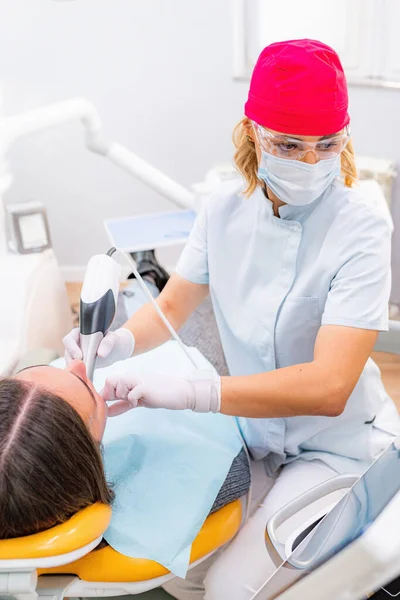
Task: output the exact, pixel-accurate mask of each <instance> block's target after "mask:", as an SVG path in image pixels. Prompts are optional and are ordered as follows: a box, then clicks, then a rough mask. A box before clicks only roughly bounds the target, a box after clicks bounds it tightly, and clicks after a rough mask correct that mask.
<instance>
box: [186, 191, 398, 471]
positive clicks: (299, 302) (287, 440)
mask: <svg viewBox="0 0 400 600" xmlns="http://www.w3.org/2000/svg"><path fill="white" fill-rule="evenodd" d="M242 190H243V182H242V181H241V180H239V181H238V180H235V181H228V182H225V183H223V184H222V185H221V186H220V187H219V188H218V191H217V192H216V193H214V194H213V195H212V196H211V197H210V198H209V199H208V200H207V201H206V202H205V203H204V206H203V207H202V210H201V212H200V214H199V215H198V218H197V221H196V223H195V226H194V228H193V231H192V233H191V236H190V239H189V241H188V243H187V245H186V247H185V249H184V251H183V253H182V255H181V257H180V260H179V262H178V265H177V268H176V272H177V273H178V274H179V275H180V276H181V277H184V278H185V279H187V280H189V281H192V282H194V283H200V284H209V286H210V294H211V298H212V302H213V306H214V311H215V315H216V320H217V324H218V329H219V333H220V336H221V341H222V345H223V348H224V352H225V356H226V360H227V363H228V367H229V370H230V373H231V375H251V374H254V373H261V372H265V371H271V370H273V369H277V368H281V367H287V366H290V365H295V364H299V363H305V362H310V361H312V360H313V354H314V345H315V340H316V336H317V334H318V330H319V328H320V327H321V325H342V326H347V327H357V328H361V329H373V330H386V329H387V327H388V302H389V293H390V283H391V277H390V247H391V233H392V225H391V223H390V222H389V221H388V219H387V217H386V216H385V215H384V214H383V213H382V214H381V213H380V212H379V211H378V210H377V209H375V208H373V207H371V206H368V205H367V204H366V203H365V202H364V201H363V197H362V194H361V190H360V189H359V188H354V189H350V188H347V187H345V186H344V184H343V183H342V182H341V181H339V180H336V181H334V182H333V184H332V185H331V186H330V187H329V188H328V189H327V190H326V192H325V193H324V194H323V195H322V197H321V198H319V199H318V200H317V201H315V202H313V203H312V204H311V205H308V206H304V207H294V206H289V205H285V206H283V207H281V208H280V209H279V214H280V218H277V217H275V216H274V214H273V209H272V203H271V202H270V201H269V200H268V199H267V198H266V197H265V195H264V193H263V191H262V190H261V189H260V188H257V189H256V191H255V192H254V193H253V195H252V196H251V197H250V198H245V197H244V196H243V194H242ZM399 423H400V422H399V418H398V416H397V411H396V409H395V407H394V404H393V402H392V400H391V399H390V398H389V397H388V395H387V393H386V391H385V389H384V387H383V385H382V382H381V377H380V372H379V369H378V367H377V366H376V365H375V363H374V362H373V361H372V360H369V361H368V363H367V364H366V366H365V368H364V371H363V373H362V375H361V377H360V379H359V381H358V383H357V385H356V387H355V389H354V391H353V393H352V395H351V396H350V398H349V400H348V402H347V405H346V408H345V410H344V412H343V413H342V414H341V415H340V416H338V417H320V416H301V417H290V418H275V419H248V418H240V419H239V424H240V427H241V429H242V432H243V435H244V438H245V440H246V442H247V444H248V446H249V449H250V451H251V453H252V455H253V457H254V458H257V459H258V458H265V460H266V465H267V471H268V472H269V473H270V474H272V473H274V472H275V471H276V470H277V469H278V468H279V467H280V466H281V465H282V464H285V463H287V462H290V461H291V460H294V459H295V458H298V457H299V456H302V457H303V458H309V459H312V458H314V457H316V456H317V454H318V455H320V456H319V457H324V458H323V459H324V460H325V459H326V460H325V462H327V463H328V464H331V465H332V466H333V468H338V466H337V461H336V462H335V460H334V458H333V457H334V456H337V457H350V458H353V459H358V460H361V461H368V462H371V461H372V460H373V459H374V458H375V457H376V456H377V455H378V454H379V453H380V452H381V451H382V450H383V449H384V448H385V447H386V446H387V444H389V443H390V436H389V435H388V434H392V435H398V434H399V433H400V424H399ZM316 453H317V454H316ZM330 457H331V458H332V459H330Z"/></svg>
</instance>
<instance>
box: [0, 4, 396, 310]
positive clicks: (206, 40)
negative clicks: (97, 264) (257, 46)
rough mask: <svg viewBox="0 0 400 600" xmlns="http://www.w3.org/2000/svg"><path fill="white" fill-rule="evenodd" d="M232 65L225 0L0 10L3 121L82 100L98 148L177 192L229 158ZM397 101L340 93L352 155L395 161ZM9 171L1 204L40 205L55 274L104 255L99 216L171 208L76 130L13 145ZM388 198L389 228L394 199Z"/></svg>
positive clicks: (241, 95) (371, 93) (389, 95)
mask: <svg viewBox="0 0 400 600" xmlns="http://www.w3.org/2000/svg"><path fill="white" fill-rule="evenodd" d="M231 65H232V40H231V0H218V1H216V0H201V2H197V1H195V0H75V1H71V2H55V1H54V0H1V1H0V86H1V88H2V90H3V104H4V110H5V112H6V113H7V114H14V113H18V112H20V111H21V110H25V109H28V108H34V107H38V106H41V105H43V104H46V103H51V102H54V101H58V100H63V99H66V98H68V97H72V96H77V95H78V96H84V97H86V98H88V99H89V100H91V101H92V102H93V103H94V104H95V105H96V107H97V108H98V110H99V112H100V114H101V116H102V119H103V122H104V125H105V130H106V133H107V134H108V136H109V138H112V139H115V140H118V141H120V142H121V143H123V144H125V145H126V146H127V147H128V148H131V149H132V150H133V151H135V152H137V153H138V154H139V155H141V156H142V157H143V158H145V159H147V160H149V161H150V162H151V163H152V164H154V165H155V166H157V167H158V168H160V169H162V170H163V171H165V173H167V174H168V175H170V176H171V177H173V178H175V179H176V180H178V181H180V182H181V183H183V184H185V185H187V186H189V185H190V184H191V183H193V182H195V181H201V180H202V179H203V176H204V174H205V172H206V171H207V170H208V169H209V168H210V166H211V165H213V164H215V163H217V162H221V161H227V160H229V159H230V157H231V155H232V145H231V130H232V128H233V126H234V124H235V123H236V122H237V121H238V120H239V118H240V117H241V115H242V110H243V108H242V107H243V102H244V100H245V96H246V89H247V84H245V83H239V82H235V81H233V80H232V78H231V72H232V68H231ZM399 100H400V91H395V90H391V91H389V90H372V89H368V88H354V89H352V90H351V109H352V124H353V132H354V137H355V144H356V148H357V150H358V151H359V152H360V153H363V154H372V155H375V156H382V157H388V158H394V159H397V160H399V161H400V144H399V143H398V139H400V111H399V110H398V105H399ZM396 105H397V106H396ZM10 162H11V166H12V170H13V173H14V175H15V183H14V186H13V187H12V189H11V190H10V191H9V192H8V193H7V200H8V201H17V200H18V201H19V200H21V201H22V200H29V199H34V200H41V201H43V202H44V203H45V205H46V206H47V209H48V213H49V217H50V225H51V230H52V235H53V242H54V246H55V250H56V253H57V256H58V259H59V261H60V263H61V264H62V265H64V266H65V265H75V266H79V265H84V264H85V263H86V262H87V260H88V258H89V257H90V256H91V255H92V254H94V253H96V252H102V251H104V250H105V248H106V247H107V238H106V236H105V233H104V230H103V225H102V220H103V218H104V217H110V216H122V215H128V214H133V213H143V212H149V211H153V210H159V209H162V210H168V209H169V208H171V209H173V208H174V207H173V206H172V205H171V204H170V203H168V202H167V201H166V200H164V199H163V198H161V197H159V196H157V195H156V194H155V193H154V192H152V191H150V190H148V189H147V188H145V187H144V186H143V185H142V184H140V183H139V182H137V181H136V180H135V179H133V178H131V177H129V176H128V175H127V174H125V173H123V172H122V171H119V170H118V169H116V168H115V167H113V166H112V165H111V164H108V163H107V162H106V161H104V159H101V158H99V157H97V156H94V155H91V154H90V153H89V152H88V151H87V150H85V149H84V147H83V144H82V130H81V128H80V125H79V124H78V123H72V124H70V125H63V126H61V127H58V128H57V129H53V130H51V131H47V132H43V133H41V134H40V135H36V136H35V137H32V138H29V139H28V138H27V139H25V140H23V141H20V142H18V143H17V144H16V145H15V146H14V147H13V149H12V151H11V152H10ZM398 196H399V198H398V199H396V202H395V206H394V210H395V212H397V213H398V215H397V219H398V221H399V226H400V188H399V193H398ZM174 256H176V253H175V254H173V253H171V252H170V251H169V253H168V252H166V253H164V256H163V258H164V260H165V261H166V262H170V261H171V260H173V259H174ZM399 266H400V242H399V239H397V240H396V248H395V257H394V267H395V270H396V271H397V270H399ZM399 279H400V278H398V277H395V287H394V298H395V299H397V300H398V301H399V302H400V281H399Z"/></svg>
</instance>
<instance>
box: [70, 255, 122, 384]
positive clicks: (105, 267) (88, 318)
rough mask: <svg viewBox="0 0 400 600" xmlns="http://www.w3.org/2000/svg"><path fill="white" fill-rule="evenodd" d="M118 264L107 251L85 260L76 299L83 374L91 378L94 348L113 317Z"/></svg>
mask: <svg viewBox="0 0 400 600" xmlns="http://www.w3.org/2000/svg"><path fill="white" fill-rule="evenodd" d="M121 270H122V269H121V266H120V265H119V264H118V263H117V262H115V260H114V259H112V258H111V257H110V256H109V255H107V254H98V255H96V256H93V257H92V258H91V259H90V260H89V263H88V266H87V269H86V273H85V278H84V281H83V286H82V291H81V302H80V319H79V327H80V343H81V349H82V353H83V361H84V363H85V365H86V372H87V376H88V378H89V379H90V380H93V373H94V367H95V363H96V357H97V350H98V348H99V345H100V342H101V340H102V339H103V338H104V336H105V335H106V333H107V332H108V330H109V329H110V326H111V323H112V322H113V319H114V317H115V312H116V308H117V300H118V291H119V281H120V276H121Z"/></svg>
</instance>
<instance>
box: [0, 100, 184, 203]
mask: <svg viewBox="0 0 400 600" xmlns="http://www.w3.org/2000/svg"><path fill="white" fill-rule="evenodd" d="M72 119H79V120H80V121H81V123H82V125H83V126H84V128H85V133H86V146H87V148H88V149H89V150H91V151H92V152H96V153H97V154H100V155H102V156H105V157H107V158H109V159H110V160H111V161H112V162H113V163H114V164H115V165H117V166H118V167H120V168H121V169H124V170H125V171H128V173H130V174H131V175H134V176H135V177H137V178H138V179H140V180H141V181H142V182H143V183H145V184H146V185H148V186H149V187H150V188H152V189H153V190H155V191H156V192H158V193H160V194H161V195H163V196H164V197H165V198H167V199H168V200H171V201H172V202H174V203H175V204H177V205H178V206H181V207H183V208H193V205H194V196H193V194H192V193H191V192H190V191H189V190H188V189H186V188H185V187H184V186H182V185H180V184H179V183H177V182H175V181H174V180H173V179H170V178H169V177H168V176H167V175H164V173H162V172H161V171H159V170H158V169H156V168H155V167H153V166H151V165H150V164H149V163H147V162H146V161H144V160H143V159H141V158H139V157H138V156H136V154H134V153H133V152H130V151H129V150H128V149H127V148H124V147H123V146H121V145H120V144H117V143H114V142H108V141H106V140H105V139H104V138H103V130H102V123H101V119H100V116H99V114H98V112H97V110H96V108H95V107H94V106H93V105H92V104H91V103H90V102H88V101H87V100H85V99H84V98H72V99H71V100H66V101H65V102H59V103H57V104H52V105H50V106H46V107H43V108H38V109H36V110H31V111H28V112H25V113H22V114H20V115H16V116H13V117H3V118H0V140H1V145H2V146H3V150H4V152H5V151H7V149H8V147H9V146H10V145H11V144H12V143H13V142H14V141H15V140H17V139H19V138H21V137H23V136H25V135H30V134H32V133H35V132H37V131H42V130H43V129H48V128H50V127H54V126H56V125H59V124H61V123H64V122H66V121H70V120H72ZM0 150H1V149H0ZM0 159H1V152H0ZM0 175H1V178H3V176H4V173H0ZM1 187H2V186H1V185H0V193H1V192H2V189H1ZM3 187H4V186H3ZM6 187H8V186H6Z"/></svg>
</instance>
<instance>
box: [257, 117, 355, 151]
mask: <svg viewBox="0 0 400 600" xmlns="http://www.w3.org/2000/svg"><path fill="white" fill-rule="evenodd" d="M252 125H253V129H254V132H255V134H256V136H257V139H258V142H259V144H260V146H261V148H262V149H263V150H264V151H265V152H268V154H273V155H274V156H278V157H279V158H290V159H292V160H300V159H302V158H303V157H304V156H305V155H306V154H307V153H308V152H313V153H314V154H315V156H316V157H317V158H318V160H326V159H328V158H333V157H335V156H337V155H338V154H340V153H341V152H342V150H343V149H344V148H345V147H346V145H347V143H348V141H349V139H350V127H349V126H347V127H346V129H345V130H344V131H343V133H340V134H337V135H332V136H330V135H329V136H326V137H324V138H323V139H321V140H319V141H318V142H304V141H303V140H299V139H297V138H292V137H289V136H286V135H279V134H276V133H271V132H270V131H267V130H266V129H265V128H264V127H262V126H261V125H259V124H258V123H255V122H254V121H252Z"/></svg>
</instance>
